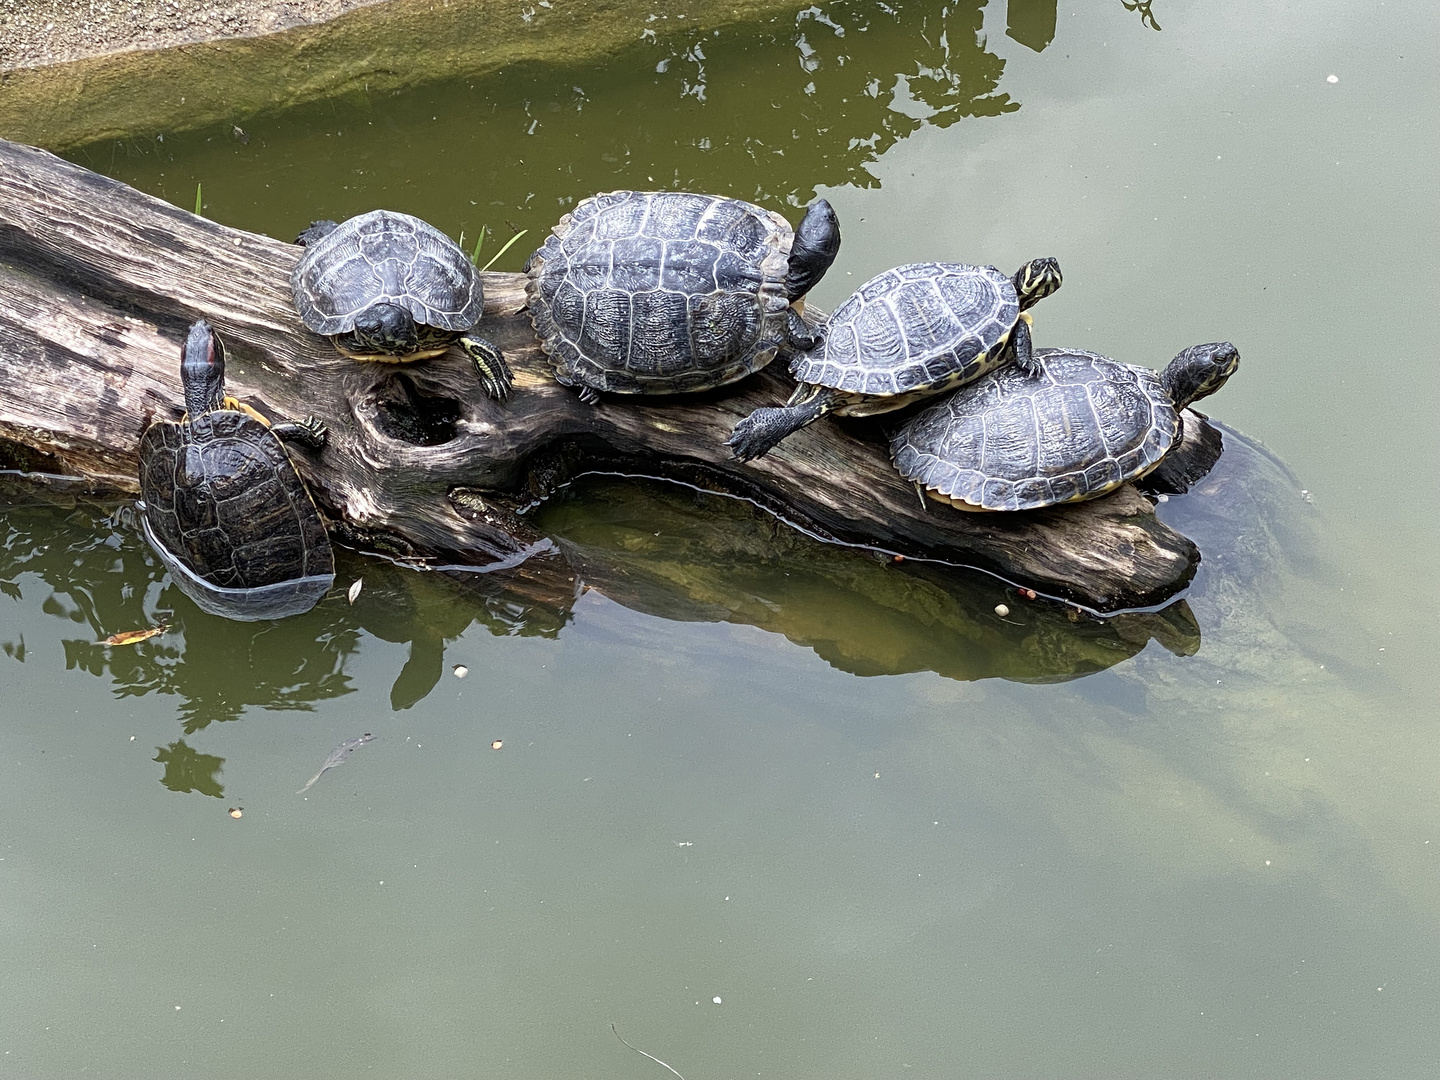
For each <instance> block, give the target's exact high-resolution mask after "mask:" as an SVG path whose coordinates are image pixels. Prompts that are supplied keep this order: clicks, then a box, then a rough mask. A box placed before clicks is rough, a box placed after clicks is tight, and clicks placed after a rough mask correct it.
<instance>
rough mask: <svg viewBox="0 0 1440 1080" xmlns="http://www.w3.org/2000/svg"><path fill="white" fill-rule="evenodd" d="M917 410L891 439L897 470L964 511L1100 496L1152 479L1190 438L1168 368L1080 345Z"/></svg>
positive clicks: (1044, 352) (1041, 352) (1045, 352)
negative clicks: (1168, 382)
mask: <svg viewBox="0 0 1440 1080" xmlns="http://www.w3.org/2000/svg"><path fill="white" fill-rule="evenodd" d="M1035 359H1036V360H1037V361H1038V362H1039V363H1040V364H1041V365H1042V366H1043V368H1044V372H1043V374H1041V375H1039V376H1032V375H1026V374H1025V373H1024V372H1021V371H1019V370H1018V369H1016V368H1015V367H1013V366H1011V365H1007V366H1005V367H1003V368H1001V369H999V370H998V371H993V372H991V373H990V374H989V375H987V376H985V377H984V378H981V379H979V380H977V381H976V382H973V383H971V384H969V385H968V386H963V387H961V388H960V389H959V390H957V391H955V393H953V394H951V395H950V396H949V397H948V398H945V399H944V400H943V401H940V402H938V403H937V404H935V405H932V406H930V407H929V408H928V409H925V410H924V411H923V412H920V413H917V414H916V415H915V416H914V417H913V418H912V419H911V420H910V421H909V422H908V423H906V424H905V425H903V426H902V427H901V428H899V429H898V430H897V431H896V432H895V434H894V435H893V436H891V439H890V453H891V457H892V458H893V459H894V461H895V467H896V468H897V469H899V470H900V472H901V474H902V475H903V476H904V477H905V478H906V479H908V480H913V481H915V482H916V483H919V484H923V485H924V486H925V487H926V489H927V491H928V493H930V494H932V495H934V496H935V497H937V498H939V499H940V500H941V501H942V502H950V503H952V504H954V505H955V506H958V507H959V508H960V509H962V510H1031V509H1034V508H1036V507H1041V506H1052V505H1054V504H1056V503H1065V502H1076V501H1079V500H1081V499H1093V498H1095V497H1097V496H1099V495H1104V494H1106V493H1107V492H1110V491H1113V490H1114V489H1115V488H1117V487H1119V486H1120V485H1121V484H1123V483H1125V482H1126V481H1129V480H1134V479H1136V478H1138V477H1141V476H1144V475H1145V474H1146V473H1148V472H1149V471H1150V470H1151V469H1153V468H1155V467H1156V466H1157V465H1158V464H1160V460H1161V458H1163V457H1164V456H1165V454H1166V453H1168V452H1169V450H1170V448H1171V447H1172V446H1173V445H1174V444H1175V442H1176V440H1177V439H1178V438H1179V437H1180V430H1181V421H1180V414H1179V412H1178V410H1177V409H1176V406H1175V402H1174V401H1173V400H1172V398H1171V396H1170V393H1169V392H1168V391H1167V390H1166V389H1165V386H1164V384H1163V383H1162V382H1161V376H1160V374H1159V373H1158V372H1155V371H1152V370H1151V369H1150V368H1146V367H1135V366H1132V365H1130V364H1121V363H1118V362H1116V361H1114V360H1111V359H1109V358H1108V357H1104V356H1100V355H1098V354H1096V353H1092V352H1084V351H1081V350H1079V349H1036V350H1035Z"/></svg>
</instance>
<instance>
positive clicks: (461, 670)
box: [455, 664, 470, 679]
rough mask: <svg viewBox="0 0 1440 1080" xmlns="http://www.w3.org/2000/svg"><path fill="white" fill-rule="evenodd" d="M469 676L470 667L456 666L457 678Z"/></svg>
mask: <svg viewBox="0 0 1440 1080" xmlns="http://www.w3.org/2000/svg"><path fill="white" fill-rule="evenodd" d="M469 674H470V669H469V668H468V667H466V666H465V665H464V664H456V665H455V677H456V678H457V679H463V678H464V677H465V676H466V675H469Z"/></svg>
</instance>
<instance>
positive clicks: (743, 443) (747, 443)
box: [725, 383, 844, 461]
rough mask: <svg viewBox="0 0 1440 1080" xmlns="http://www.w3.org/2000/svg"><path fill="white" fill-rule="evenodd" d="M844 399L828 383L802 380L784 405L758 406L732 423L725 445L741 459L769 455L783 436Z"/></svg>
mask: <svg viewBox="0 0 1440 1080" xmlns="http://www.w3.org/2000/svg"><path fill="white" fill-rule="evenodd" d="M843 400H844V395H843V394H841V393H840V391H838V390H832V389H831V388H830V387H828V386H811V385H809V384H808V383H801V384H800V385H799V386H797V387H796V388H795V393H793V394H791V395H790V400H789V401H788V402H787V403H786V404H785V406H784V407H783V408H779V409H776V408H770V407H768V406H767V407H765V408H760V409H756V410H755V411H754V412H752V413H751V414H750V415H749V416H746V417H744V418H742V419H741V420H740V422H739V423H737V424H736V425H735V428H734V430H732V431H731V432H730V438H728V439H726V440H725V445H726V446H728V447H730V452H731V453H733V454H734V455H735V456H736V457H737V458H738V459H739V460H741V461H754V460H755V459H756V458H757V457H761V456H762V455H764V454H768V453H769V452H770V451H771V450H772V449H774V447H775V446H776V445H777V444H778V443H779V442H780V440H781V439H784V438H785V437H786V436H788V435H791V434H793V433H794V432H796V431H799V430H800V429H801V428H802V427H804V426H805V425H806V424H813V423H814V422H815V421H816V420H819V419H820V417H822V416H824V415H825V414H826V413H828V412H830V411H831V410H832V409H834V408H835V407H836V406H837V405H839V404H840V403H841V402H842V401H843Z"/></svg>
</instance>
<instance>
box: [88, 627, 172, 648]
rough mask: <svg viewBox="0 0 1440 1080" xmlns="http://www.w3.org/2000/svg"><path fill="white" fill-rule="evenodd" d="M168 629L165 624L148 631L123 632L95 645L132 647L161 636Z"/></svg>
mask: <svg viewBox="0 0 1440 1080" xmlns="http://www.w3.org/2000/svg"><path fill="white" fill-rule="evenodd" d="M169 629H170V627H169V625H168V624H166V623H163V622H162V623H161V624H160V625H159V626H152V627H150V629H148V630H125V631H122V632H121V633H119V634H111V635H110V636H109V637H107V638H106V639H105V640H104V641H97V642H96V644H97V645H134V644H135V643H136V642H137V641H148V640H149V639H150V638H152V637H154V636H155V635H156V634H163V633H164V632H165V631H166V630H169Z"/></svg>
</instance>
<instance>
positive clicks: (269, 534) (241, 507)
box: [140, 409, 335, 619]
mask: <svg viewBox="0 0 1440 1080" xmlns="http://www.w3.org/2000/svg"><path fill="white" fill-rule="evenodd" d="M140 493H141V497H142V499H143V500H144V511H143V513H144V518H143V520H144V524H145V531H146V536H147V538H148V539H149V540H150V541H151V544H152V546H154V547H155V548H156V550H157V552H158V553H159V554H160V556H161V558H162V559H163V560H164V561H165V563H166V565H167V566H169V567H170V568H171V570H172V571H175V570H176V567H179V568H180V570H181V571H183V572H177V573H176V577H175V581H176V584H178V585H179V586H180V587H181V588H182V589H183V590H184V591H185V592H186V593H187V595H189V596H190V597H191V598H192V599H194V600H195V601H196V603H197V604H199V605H200V606H201V607H202V608H204V609H205V610H207V611H210V612H212V613H214V614H220V615H225V616H226V617H228V618H237V619H262V618H279V617H281V616H283V615H288V614H295V613H297V612H298V611H305V610H308V609H309V608H310V607H313V606H314V603H315V602H316V601H317V600H318V599H319V597H320V596H322V595H324V592H325V590H326V589H328V588H329V586H330V584H331V583H332V582H333V581H334V578H335V562H334V556H333V554H332V552H331V549H330V541H329V538H328V537H327V535H326V532H325V526H324V523H323V522H322V521H321V520H320V514H319V512H318V511H317V510H316V509H315V504H314V503H313V502H312V501H311V499H310V494H309V492H308V491H307V490H306V488H305V484H304V482H303V481H302V480H301V479H300V476H299V474H298V473H297V472H296V471H295V466H294V465H293V464H292V463H291V461H290V458H289V455H288V454H286V452H285V447H284V446H283V445H282V444H281V442H280V440H279V438H278V437H276V435H275V434H274V433H273V432H272V431H271V430H270V429H269V428H267V427H266V426H265V425H264V424H263V423H261V422H260V421H259V420H256V419H255V418H254V417H251V416H248V415H246V414H245V413H243V412H237V411H234V410H231V409H217V410H214V411H212V412H206V413H202V414H201V415H199V416H196V417H193V418H189V419H186V420H182V421H180V422H178V423H174V422H170V421H161V422H157V423H154V424H151V425H150V427H148V428H147V429H146V430H145V433H144V435H142V436H141V438H140ZM192 579H193V580H192Z"/></svg>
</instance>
